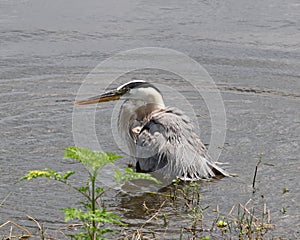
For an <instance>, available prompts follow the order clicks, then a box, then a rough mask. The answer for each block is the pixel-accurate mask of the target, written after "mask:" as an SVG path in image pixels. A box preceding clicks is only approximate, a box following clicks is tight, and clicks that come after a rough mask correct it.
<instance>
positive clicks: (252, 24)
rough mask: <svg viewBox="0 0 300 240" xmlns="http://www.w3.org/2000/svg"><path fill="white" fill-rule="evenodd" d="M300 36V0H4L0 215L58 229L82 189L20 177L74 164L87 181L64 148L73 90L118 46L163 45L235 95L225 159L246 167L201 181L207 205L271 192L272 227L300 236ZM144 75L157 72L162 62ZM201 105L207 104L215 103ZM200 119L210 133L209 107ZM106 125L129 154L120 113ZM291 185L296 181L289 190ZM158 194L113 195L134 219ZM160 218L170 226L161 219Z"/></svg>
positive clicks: (116, 205)
mask: <svg viewBox="0 0 300 240" xmlns="http://www.w3.org/2000/svg"><path fill="white" fill-rule="evenodd" d="M299 40H300V3H299V1H296V0H289V1H284V2H283V1H279V0H275V1H273V0H267V1H257V0H255V1H238V0H231V1H216V0H213V1H196V0H194V1H184V2H183V1H163V2H162V1H156V0H154V1H134V0H132V1H131V0H126V1H122V2H119V1H116V0H114V1H95V0H90V1H75V0H72V1H43V0H32V1H29V0H28V1H27V0H23V1H16V0H11V1H5V0H1V1H0V86H1V88H0V139H1V141H0V202H2V201H3V200H4V199H5V201H4V202H2V205H1V207H0V224H1V223H3V222H5V221H7V220H11V221H15V222H17V223H18V224H20V225H24V226H31V225H33V223H31V222H29V221H28V220H27V217H26V216H27V215H31V216H33V217H35V218H37V219H38V220H39V221H40V222H42V223H43V224H44V225H45V227H48V228H49V231H52V230H53V231H54V229H56V228H58V226H61V225H63V224H64V223H63V222H64V218H63V214H62V212H61V211H60V209H61V208H63V207H68V206H74V205H76V204H77V203H78V202H79V201H80V200H79V199H78V196H77V195H76V194H75V193H74V192H71V191H69V190H67V189H66V188H65V187H64V186H61V185H59V184H56V183H53V182H49V181H46V180H45V181H33V182H30V183H28V184H27V183H24V182H22V183H19V184H15V182H16V180H17V179H19V178H20V177H21V176H22V175H23V174H24V173H25V172H26V171H27V170H31V169H40V168H44V167H49V168H54V169H56V170H59V171H64V170H68V169H70V168H72V169H74V168H75V170H77V171H79V175H78V176H77V181H79V182H84V177H85V176H84V175H83V174H81V172H82V168H81V167H80V166H79V165H78V164H70V163H69V162H68V161H60V159H61V158H62V156H63V148H64V147H68V146H70V145H73V144H74V141H73V135H72V111H73V105H72V102H71V101H73V100H74V99H75V96H76V93H77V91H78V89H79V87H80V85H81V83H82V81H83V79H84V78H85V77H86V75H87V74H88V73H89V72H90V71H91V70H92V69H93V68H94V67H95V66H96V65H97V64H99V63H100V62H101V61H103V60H105V59H106V58H108V57H110V56H112V55H113V54H115V53H118V52H119V51H124V50H128V49H132V48H137V47H165V48H171V49H175V50H177V51H180V52H183V53H185V54H187V55H189V56H190V57H192V58H193V59H195V60H196V61H198V62H199V63H200V64H201V65H202V66H204V67H205V68H206V69H207V71H208V72H209V74H210V75H211V76H212V78H213V79H214V80H215V82H216V84H217V86H218V88H219V90H220V91H221V94H222V97H223V100H224V104H225V109H226V115H227V136H226V140H225V147H224V149H223V152H222V155H221V158H220V161H222V162H229V163H230V165H229V166H227V167H226V168H227V170H228V171H230V172H234V173H238V175H239V177H238V178H234V179H229V178H226V179H222V180H221V181H216V182H212V183H209V184H203V186H201V193H202V200H201V201H202V204H203V206H205V205H209V206H211V208H215V207H216V206H217V205H220V206H221V207H222V209H223V211H224V212H228V211H229V210H230V208H231V207H232V206H233V205H234V204H237V203H243V204H244V203H246V202H247V201H248V200H249V199H250V198H252V199H254V201H256V202H259V201H266V202H267V205H268V208H269V209H270V211H271V218H272V223H274V224H275V226H276V227H275V229H274V230H273V231H272V234H271V236H274V237H287V238H291V239H293V238H296V237H299V236H300V234H299V229H300V221H299V219H300V204H299V199H300V191H299V190H300V189H299V180H300V177H299V170H300V167H299V163H300V160H299V154H300V147H299V141H300V107H299V106H300V104H299V103H300V49H299V48H300V41H299ZM133 75H134V74H133ZM138 76H139V77H145V78H146V79H149V80H153V81H154V82H155V80H156V79H158V78H160V77H161V73H156V74H152V73H151V72H150V73H149V72H145V73H141V72H140V73H139V74H138ZM133 77H134V76H133ZM171 77H172V76H171ZM171 77H170V78H171ZM166 78H168V77H166ZM178 84H179V86H178V87H179V88H180V81H179V83H178ZM182 87H183V86H182ZM101 91H102V89H99V92H101ZM188 91H190V92H191V93H192V92H193V89H192V88H191V89H190V90H189V89H187V95H189V94H188ZM170 105H172V102H170ZM173 105H175V102H174V104H173ZM111 106H113V104H112V105H110V104H108V105H105V106H103V108H100V107H99V109H98V111H99V115H100V116H101V117H103V118H108V119H109V118H110V116H111V112H110V108H111ZM176 106H179V105H178V103H176ZM199 108H200V109H202V110H200V112H202V113H203V115H204V116H205V114H207V113H206V109H205V106H204V107H203V106H199ZM199 122H200V129H201V137H202V138H203V140H204V142H205V143H208V142H209V137H210V129H209V118H208V117H206V118H205V117H204V118H202V119H199ZM97 128H98V129H97V131H98V132H99V134H101V135H103V137H102V141H103V142H104V143H105V144H104V148H105V150H106V151H115V152H118V153H119V154H122V151H121V150H120V149H119V148H118V147H117V146H116V145H115V143H114V142H113V141H112V138H111V130H110V122H108V123H107V126H98V127H97ZM261 152H263V153H264V155H263V163H264V164H262V165H261V166H260V168H259V171H258V177H257V186H258V190H257V192H256V193H255V194H254V195H253V194H252V189H251V184H252V177H253V172H254V168H255V165H256V163H257V161H258V156H259V154H260V153H261ZM121 165H122V166H123V165H126V164H124V163H120V166H121ZM283 188H286V189H288V190H289V191H288V192H287V193H285V194H283ZM111 194H112V195H113V196H114V194H113V193H111ZM261 195H263V196H264V199H263V200H262V199H261ZM155 199H156V198H153V197H151V196H148V195H145V196H142V197H141V196H140V197H134V196H130V195H126V194H125V196H115V197H114V198H108V199H107V201H106V204H107V206H108V207H109V208H111V209H113V210H115V211H117V212H118V213H119V214H120V215H121V216H123V217H124V218H125V220H126V219H127V220H128V222H130V223H131V224H132V225H131V226H132V227H133V228H134V229H136V228H137V226H139V224H140V222H141V221H144V220H145V219H147V217H145V216H144V213H143V211H142V206H141V204H142V203H143V201H146V202H152V203H153V204H154V205H155V201H156V200H155ZM157 205H159V201H158V200H157ZM283 208H284V209H286V213H284V214H283V213H282V211H281V209H283ZM169 218H170V219H171V221H173V222H175V223H178V225H176V224H175V226H173V229H171V230H170V231H172V230H174V231H177V230H178V229H180V227H181V226H182V225H184V224H185V223H186V222H188V220H189V218H188V214H187V213H183V212H177V213H176V212H170V216H169ZM152 227H153V228H154V229H156V230H158V231H159V229H164V228H163V227H162V226H161V225H159V224H158V225H157V226H155V225H154V226H152ZM176 228H177V229H176ZM161 231H163V230H161ZM176 234H178V232H175V233H174V236H176ZM177 236H178V235H177ZM177 239H178V237H177Z"/></svg>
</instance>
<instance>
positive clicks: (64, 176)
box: [62, 171, 75, 180]
mask: <svg viewBox="0 0 300 240" xmlns="http://www.w3.org/2000/svg"><path fill="white" fill-rule="evenodd" d="M73 174H75V172H74V171H67V172H65V174H64V175H63V176H62V178H63V179H66V180H67V179H68V178H69V177H70V176H72V175H73Z"/></svg>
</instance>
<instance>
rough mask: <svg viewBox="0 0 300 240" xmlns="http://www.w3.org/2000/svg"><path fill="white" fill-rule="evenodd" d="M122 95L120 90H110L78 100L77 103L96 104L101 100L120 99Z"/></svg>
mask: <svg viewBox="0 0 300 240" xmlns="http://www.w3.org/2000/svg"><path fill="white" fill-rule="evenodd" d="M120 97H121V94H119V93H118V92H116V91H110V92H106V93H103V94H101V95H99V96H96V97H91V98H88V99H86V100H81V101H76V102H75V105H86V104H95V103H100V102H108V101H114V100H119V99H120Z"/></svg>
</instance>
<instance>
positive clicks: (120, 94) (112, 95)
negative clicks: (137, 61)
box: [75, 80, 164, 106]
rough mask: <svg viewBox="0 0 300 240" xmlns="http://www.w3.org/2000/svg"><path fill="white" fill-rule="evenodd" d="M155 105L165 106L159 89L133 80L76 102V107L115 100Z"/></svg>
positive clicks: (144, 82) (142, 81)
mask: <svg viewBox="0 0 300 240" xmlns="http://www.w3.org/2000/svg"><path fill="white" fill-rule="evenodd" d="M119 99H121V100H125V101H133V102H142V103H143V104H148V103H155V104H158V105H162V106H164V102H163V98H162V95H161V93H160V91H159V89H158V88H156V87H155V86H154V85H152V84H151V83H148V82H146V81H144V80H132V81H130V82H127V83H125V84H123V85H121V86H119V87H118V88H116V89H114V90H112V91H108V92H105V93H103V94H101V95H99V96H95V97H92V98H89V99H86V100H81V101H77V102H75V104H76V105H85V104H93V103H100V102H107V101H113V100H119Z"/></svg>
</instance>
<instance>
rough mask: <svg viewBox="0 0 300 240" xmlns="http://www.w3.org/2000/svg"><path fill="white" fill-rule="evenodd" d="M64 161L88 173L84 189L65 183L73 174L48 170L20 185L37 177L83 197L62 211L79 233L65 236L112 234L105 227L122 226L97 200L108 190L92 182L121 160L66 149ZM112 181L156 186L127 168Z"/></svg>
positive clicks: (33, 173) (34, 172) (35, 173)
mask: <svg viewBox="0 0 300 240" xmlns="http://www.w3.org/2000/svg"><path fill="white" fill-rule="evenodd" d="M64 157H65V158H72V159H75V160H77V161H79V162H80V163H81V164H82V165H83V166H84V167H85V170H86V171H87V173H88V179H87V181H86V185H84V186H80V187H77V186H74V185H73V184H72V183H71V182H70V181H69V178H70V177H71V176H72V175H74V174H75V172H74V171H66V172H64V173H61V172H56V171H55V170H53V169H48V168H45V169H43V170H32V171H29V172H28V173H26V174H25V175H24V176H23V177H22V178H21V179H20V181H23V180H31V179H33V178H41V177H42V178H50V179H53V180H55V181H58V182H60V183H63V184H65V185H67V186H68V187H69V188H71V189H73V190H75V191H77V192H78V193H79V194H81V196H83V197H84V199H85V201H84V202H81V206H80V207H75V208H72V207H70V208H65V209H63V211H64V213H65V220H66V222H69V221H71V220H76V221H79V222H80V223H81V225H79V227H80V228H81V230H82V231H81V232H78V233H74V234H69V236H71V237H72V238H74V239H92V240H95V239H103V238H102V236H103V235H104V234H105V233H108V232H113V231H114V230H113V229H111V228H109V227H106V226H107V224H111V225H119V226H125V224H124V223H123V222H122V220H121V218H120V217H119V216H118V215H117V214H115V213H113V212H109V211H107V210H106V208H105V207H104V206H103V204H102V203H101V201H100V198H101V196H102V195H103V194H104V193H105V192H106V191H108V190H109V189H110V188H102V187H98V186H96V179H97V176H98V174H99V171H100V170H101V168H103V167H104V166H105V165H107V164H109V163H114V162H115V160H116V159H119V158H121V156H118V155H116V154H115V153H106V152H98V151H91V150H89V149H86V148H79V147H69V148H66V149H65V156H64ZM115 179H116V182H117V184H122V183H124V182H126V181H130V180H134V179H146V180H150V181H154V182H157V183H158V182H159V181H158V180H157V179H155V178H153V177H151V176H150V175H149V174H144V173H136V172H134V171H133V170H132V169H129V168H128V169H125V171H124V172H121V171H119V170H116V172H115ZM77 227H78V225H77Z"/></svg>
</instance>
